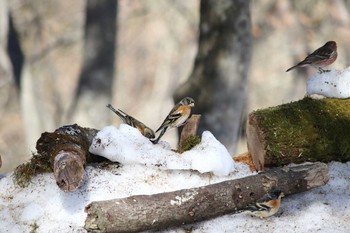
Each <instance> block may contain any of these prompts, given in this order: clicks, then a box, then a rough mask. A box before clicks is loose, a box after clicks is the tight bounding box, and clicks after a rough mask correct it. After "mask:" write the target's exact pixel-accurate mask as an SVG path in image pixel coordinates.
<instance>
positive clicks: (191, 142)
mask: <svg viewBox="0 0 350 233" xmlns="http://www.w3.org/2000/svg"><path fill="white" fill-rule="evenodd" d="M200 142H201V139H200V137H199V136H197V135H196V136H193V135H192V136H189V137H188V138H186V139H185V140H184V142H183V143H182V145H181V147H180V148H179V149H178V150H177V152H178V153H180V154H182V153H183V152H185V151H188V150H191V149H192V148H193V147H195V146H196V145H198V144H199V143H200Z"/></svg>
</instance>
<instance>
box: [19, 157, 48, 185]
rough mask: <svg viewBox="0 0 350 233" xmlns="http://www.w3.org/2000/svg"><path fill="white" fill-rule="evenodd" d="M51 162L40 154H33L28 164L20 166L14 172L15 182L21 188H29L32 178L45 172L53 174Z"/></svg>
mask: <svg viewBox="0 0 350 233" xmlns="http://www.w3.org/2000/svg"><path fill="white" fill-rule="evenodd" d="M52 171H53V170H52V167H51V164H50V160H49V159H48V158H47V157H45V156H42V155H40V154H33V157H32V158H31V159H30V161H29V162H28V163H25V164H21V165H19V166H18V167H17V168H16V169H15V171H14V175H13V178H14V182H15V183H16V184H17V185H19V186H20V187H22V188H24V187H26V186H28V184H29V182H30V181H31V179H32V177H34V176H36V175H38V174H42V173H45V172H52Z"/></svg>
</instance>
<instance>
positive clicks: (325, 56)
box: [286, 41, 338, 73]
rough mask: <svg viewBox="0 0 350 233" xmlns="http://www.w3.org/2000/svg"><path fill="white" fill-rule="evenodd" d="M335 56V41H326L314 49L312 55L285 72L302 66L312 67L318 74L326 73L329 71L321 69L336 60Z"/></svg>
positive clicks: (336, 54)
mask: <svg viewBox="0 0 350 233" xmlns="http://www.w3.org/2000/svg"><path fill="white" fill-rule="evenodd" d="M337 56H338V53H337V43H336V42H335V41H328V42H327V43H326V44H325V45H323V46H322V47H321V48H318V49H316V50H315V51H314V52H313V53H311V54H310V55H308V56H307V57H306V58H305V59H304V60H303V61H301V62H299V63H298V64H296V65H295V66H292V67H291V68H289V69H288V70H286V72H288V71H290V70H292V69H294V68H296V67H304V66H312V67H314V68H315V69H318V71H319V72H320V73H323V72H328V71H329V70H324V69H322V68H323V67H326V66H328V65H330V64H332V63H333V62H334V61H335V60H336V59H337Z"/></svg>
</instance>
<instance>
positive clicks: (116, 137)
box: [90, 124, 234, 176]
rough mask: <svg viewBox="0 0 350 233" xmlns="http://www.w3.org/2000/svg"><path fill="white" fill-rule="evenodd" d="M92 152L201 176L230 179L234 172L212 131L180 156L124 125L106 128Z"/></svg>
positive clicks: (203, 135)
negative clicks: (192, 171) (212, 175)
mask: <svg viewBox="0 0 350 233" xmlns="http://www.w3.org/2000/svg"><path fill="white" fill-rule="evenodd" d="M90 152H91V153H93V154H96V155H100V156H103V157H105V158H107V159H109V160H111V161H113V162H119V163H121V164H144V165H146V166H157V167H159V168H161V169H172V170H182V169H186V170H189V169H192V170H197V171H199V172H200V173H206V172H213V174H214V175H218V176H227V175H228V174H229V173H231V172H232V171H234V165H233V160H232V158H231V155H230V154H229V153H228V151H227V150H226V148H225V147H224V146H223V145H222V144H221V143H220V142H219V141H218V140H216V138H215V137H214V136H213V134H211V133H210V132H209V131H205V132H203V134H202V138H201V143H200V144H199V145H197V146H196V147H195V148H193V149H192V150H190V151H186V152H184V153H182V154H178V153H176V152H174V151H172V150H171V149H170V146H169V144H167V143H166V142H163V141H162V142H161V143H160V144H156V145H154V144H153V143H152V142H150V141H149V140H148V139H147V138H146V137H142V136H141V135H140V132H139V131H138V130H137V129H136V128H133V127H130V126H129V125H126V124H121V125H120V128H116V127H114V126H107V127H105V128H103V129H102V130H101V131H99V132H98V134H97V135H96V137H95V138H94V140H93V142H92V144H91V146H90Z"/></svg>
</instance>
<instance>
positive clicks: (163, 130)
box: [150, 127, 168, 144]
mask: <svg viewBox="0 0 350 233" xmlns="http://www.w3.org/2000/svg"><path fill="white" fill-rule="evenodd" d="M167 129H168V127H165V128H164V129H162V131H160V134H159V136H158V138H157V139H150V141H151V142H152V143H153V144H157V143H158V142H159V140H160V138H161V137H163V135H164V134H165V131H166V130H167Z"/></svg>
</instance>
